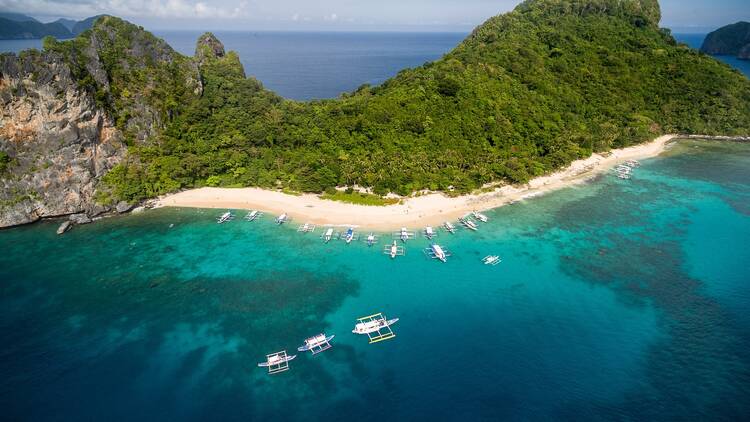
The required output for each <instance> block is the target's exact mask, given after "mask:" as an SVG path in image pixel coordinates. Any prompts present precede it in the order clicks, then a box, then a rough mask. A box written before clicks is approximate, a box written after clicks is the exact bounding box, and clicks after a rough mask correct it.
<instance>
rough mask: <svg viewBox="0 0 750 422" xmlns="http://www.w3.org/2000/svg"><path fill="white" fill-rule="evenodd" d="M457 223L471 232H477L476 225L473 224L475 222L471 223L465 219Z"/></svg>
mask: <svg viewBox="0 0 750 422" xmlns="http://www.w3.org/2000/svg"><path fill="white" fill-rule="evenodd" d="M459 221H461V224H463V225H464V227H466V228H467V229H469V230H473V231H477V228H478V227H477V223H475V222H473V221H471V220H469V219H468V218H465V217H464V218H461V219H459Z"/></svg>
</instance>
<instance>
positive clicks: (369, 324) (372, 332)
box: [352, 313, 398, 343]
mask: <svg viewBox="0 0 750 422" xmlns="http://www.w3.org/2000/svg"><path fill="white" fill-rule="evenodd" d="M357 321H358V322H357V324H356V325H355V326H354V329H353V330H352V333H354V334H362V335H367V337H368V338H369V339H370V343H377V342H379V341H383V340H388V339H391V338H393V337H396V334H394V333H393V330H391V325H393V324H395V323H397V322H398V318H393V319H386V317H385V315H383V314H382V313H377V314H373V315H368V316H366V317H361V318H357Z"/></svg>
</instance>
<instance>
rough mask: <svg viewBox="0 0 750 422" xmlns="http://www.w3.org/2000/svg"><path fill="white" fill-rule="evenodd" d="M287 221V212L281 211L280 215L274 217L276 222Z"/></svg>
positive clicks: (282, 222) (279, 223)
mask: <svg viewBox="0 0 750 422" xmlns="http://www.w3.org/2000/svg"><path fill="white" fill-rule="evenodd" d="M288 221H289V215H287V213H283V214H281V215H280V216H278V217H276V224H278V225H282V224H284V223H286V222H288Z"/></svg>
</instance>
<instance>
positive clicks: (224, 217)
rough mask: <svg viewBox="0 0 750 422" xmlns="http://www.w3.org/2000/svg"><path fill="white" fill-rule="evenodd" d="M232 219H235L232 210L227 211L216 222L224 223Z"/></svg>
mask: <svg viewBox="0 0 750 422" xmlns="http://www.w3.org/2000/svg"><path fill="white" fill-rule="evenodd" d="M232 220H234V214H232V212H231V211H227V212H225V213H224V214H222V215H220V216H219V218H217V219H216V222H217V223H219V224H222V223H226V222H227V221H232Z"/></svg>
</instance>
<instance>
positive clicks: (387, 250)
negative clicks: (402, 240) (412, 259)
mask: <svg viewBox="0 0 750 422" xmlns="http://www.w3.org/2000/svg"><path fill="white" fill-rule="evenodd" d="M383 253H384V254H386V255H390V256H391V259H393V258H395V257H397V256H404V255H406V249H404V247H403V246H399V244H398V243H396V241H395V240H394V241H393V244H391V245H385V246H384V247H383Z"/></svg>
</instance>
